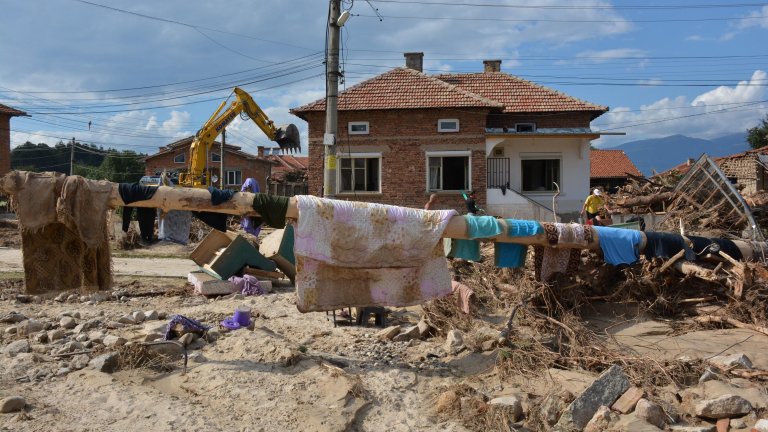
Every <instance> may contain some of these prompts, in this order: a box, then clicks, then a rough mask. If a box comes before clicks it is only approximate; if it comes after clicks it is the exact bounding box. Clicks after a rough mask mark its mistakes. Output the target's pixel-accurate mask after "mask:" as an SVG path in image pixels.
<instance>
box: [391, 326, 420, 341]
mask: <svg viewBox="0 0 768 432" xmlns="http://www.w3.org/2000/svg"><path fill="white" fill-rule="evenodd" d="M418 338H419V326H411V327H408V328H406V329H405V330H403V332H402V333H400V334H398V335H397V336H395V337H394V338H392V340H393V341H395V342H401V341H409V340H411V339H418Z"/></svg>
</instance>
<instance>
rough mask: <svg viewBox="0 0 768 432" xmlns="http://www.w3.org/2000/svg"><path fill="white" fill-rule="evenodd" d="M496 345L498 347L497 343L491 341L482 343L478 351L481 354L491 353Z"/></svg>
mask: <svg viewBox="0 0 768 432" xmlns="http://www.w3.org/2000/svg"><path fill="white" fill-rule="evenodd" d="M497 345H498V341H497V340H493V339H491V340H487V341H483V343H482V344H481V345H480V349H481V350H482V351H483V352H485V351H493V349H494V348H496V346H497Z"/></svg>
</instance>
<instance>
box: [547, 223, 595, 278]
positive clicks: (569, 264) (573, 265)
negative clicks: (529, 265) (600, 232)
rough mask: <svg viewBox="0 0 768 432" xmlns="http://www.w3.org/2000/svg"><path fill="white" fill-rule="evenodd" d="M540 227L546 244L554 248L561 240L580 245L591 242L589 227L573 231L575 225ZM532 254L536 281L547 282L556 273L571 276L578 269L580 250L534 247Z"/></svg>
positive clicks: (584, 226) (558, 224) (548, 224)
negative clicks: (545, 237) (542, 229)
mask: <svg viewBox="0 0 768 432" xmlns="http://www.w3.org/2000/svg"><path fill="white" fill-rule="evenodd" d="M541 225H542V227H543V228H544V234H545V235H546V236H547V242H548V243H549V244H550V245H552V246H556V245H557V244H558V243H559V241H560V239H561V238H562V239H564V241H565V239H567V241H568V243H576V244H582V245H586V244H588V243H591V242H592V240H593V231H592V227H590V226H589V225H579V227H580V228H581V229H574V227H573V225H575V224H561V223H556V224H551V223H542V224H541ZM569 225H570V226H569ZM564 233H565V234H564ZM534 252H535V261H534V262H535V268H534V270H535V271H534V273H535V276H536V280H538V281H543V282H549V280H550V279H552V277H553V276H554V275H555V274H556V273H564V274H572V273H573V272H575V271H576V270H578V268H579V261H580V258H581V250H580V249H572V248H555V247H545V246H536V247H534Z"/></svg>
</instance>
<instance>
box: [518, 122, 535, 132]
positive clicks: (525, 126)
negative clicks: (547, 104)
mask: <svg viewBox="0 0 768 432" xmlns="http://www.w3.org/2000/svg"><path fill="white" fill-rule="evenodd" d="M515 132H536V123H515Z"/></svg>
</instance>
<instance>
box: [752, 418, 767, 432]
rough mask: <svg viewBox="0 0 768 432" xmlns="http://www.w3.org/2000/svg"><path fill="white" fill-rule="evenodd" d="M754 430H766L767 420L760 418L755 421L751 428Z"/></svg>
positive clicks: (756, 431)
mask: <svg viewBox="0 0 768 432" xmlns="http://www.w3.org/2000/svg"><path fill="white" fill-rule="evenodd" d="M752 430H753V431H754V432H768V420H766V419H760V420H758V421H757V423H755V426H754V427H753V428H752Z"/></svg>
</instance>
